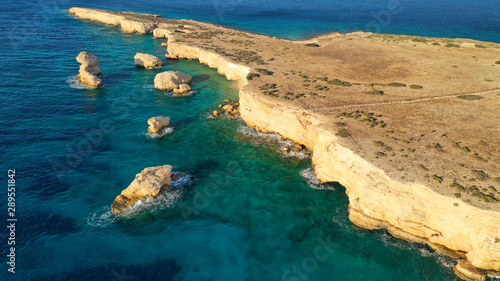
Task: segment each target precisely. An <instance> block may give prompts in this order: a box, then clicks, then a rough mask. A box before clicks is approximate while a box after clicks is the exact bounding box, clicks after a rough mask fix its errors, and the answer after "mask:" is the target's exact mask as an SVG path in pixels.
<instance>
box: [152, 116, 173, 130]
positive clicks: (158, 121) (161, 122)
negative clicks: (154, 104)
mask: <svg viewBox="0 0 500 281" xmlns="http://www.w3.org/2000/svg"><path fill="white" fill-rule="evenodd" d="M148 125H149V127H148V133H149V135H159V134H161V132H162V130H163V129H165V128H166V127H168V126H169V125H170V118H168V117H163V116H156V117H151V118H149V119H148Z"/></svg>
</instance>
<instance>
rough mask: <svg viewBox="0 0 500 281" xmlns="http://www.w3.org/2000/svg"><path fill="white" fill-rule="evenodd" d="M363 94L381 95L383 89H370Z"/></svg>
mask: <svg viewBox="0 0 500 281" xmlns="http://www.w3.org/2000/svg"><path fill="white" fill-rule="evenodd" d="M365 94H368V95H383V94H384V91H377V90H372V91H369V92H365Z"/></svg>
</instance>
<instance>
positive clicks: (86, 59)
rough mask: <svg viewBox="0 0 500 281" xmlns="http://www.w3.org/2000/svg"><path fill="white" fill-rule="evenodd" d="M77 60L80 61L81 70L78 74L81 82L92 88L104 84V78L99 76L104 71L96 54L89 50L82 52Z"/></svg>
mask: <svg viewBox="0 0 500 281" xmlns="http://www.w3.org/2000/svg"><path fill="white" fill-rule="evenodd" d="M76 61H77V62H79V63H80V72H79V74H78V76H77V79H78V80H79V81H80V83H82V84H83V85H85V86H88V87H91V88H97V87H100V86H102V80H101V79H99V78H98V77H97V76H100V75H102V72H101V69H100V68H99V60H98V59H97V57H96V56H94V55H92V54H91V53H89V52H81V53H80V54H78V56H77V57H76Z"/></svg>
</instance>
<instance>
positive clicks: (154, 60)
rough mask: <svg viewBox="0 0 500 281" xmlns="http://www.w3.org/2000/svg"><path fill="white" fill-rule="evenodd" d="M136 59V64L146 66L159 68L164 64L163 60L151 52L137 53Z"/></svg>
mask: <svg viewBox="0 0 500 281" xmlns="http://www.w3.org/2000/svg"><path fill="white" fill-rule="evenodd" d="M134 59H135V65H137V66H142V67H144V68H157V67H161V66H163V62H162V61H161V60H160V59H159V58H158V57H155V56H153V55H150V54H143V53H137V54H136V55H135V56H134Z"/></svg>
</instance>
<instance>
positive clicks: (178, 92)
mask: <svg viewBox="0 0 500 281" xmlns="http://www.w3.org/2000/svg"><path fill="white" fill-rule="evenodd" d="M189 91H191V87H189V85H188V84H180V85H179V88H177V89H174V94H176V95H182V94H185V93H187V92H189Z"/></svg>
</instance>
